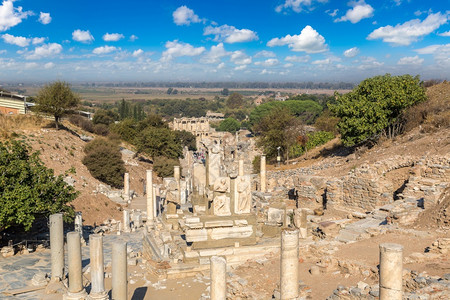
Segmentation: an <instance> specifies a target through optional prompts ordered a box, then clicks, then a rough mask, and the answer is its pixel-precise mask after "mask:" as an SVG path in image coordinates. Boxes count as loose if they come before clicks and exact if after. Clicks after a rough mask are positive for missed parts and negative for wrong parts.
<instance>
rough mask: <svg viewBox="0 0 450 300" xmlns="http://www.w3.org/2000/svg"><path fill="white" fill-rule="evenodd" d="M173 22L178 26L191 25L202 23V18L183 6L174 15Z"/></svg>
mask: <svg viewBox="0 0 450 300" xmlns="http://www.w3.org/2000/svg"><path fill="white" fill-rule="evenodd" d="M172 16H173V22H174V23H175V24H177V25H190V24H191V23H200V22H201V20H200V18H199V17H198V16H197V15H196V14H195V13H194V11H193V10H192V9H190V8H188V7H187V6H185V5H183V6H180V7H178V8H177V9H176V10H175V11H174V12H173V14H172Z"/></svg>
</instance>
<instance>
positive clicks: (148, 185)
mask: <svg viewBox="0 0 450 300" xmlns="http://www.w3.org/2000/svg"><path fill="white" fill-rule="evenodd" d="M146 175H147V180H146V187H145V190H146V191H147V225H152V224H153V220H154V211H153V210H154V203H153V171H152V170H147V174H146Z"/></svg>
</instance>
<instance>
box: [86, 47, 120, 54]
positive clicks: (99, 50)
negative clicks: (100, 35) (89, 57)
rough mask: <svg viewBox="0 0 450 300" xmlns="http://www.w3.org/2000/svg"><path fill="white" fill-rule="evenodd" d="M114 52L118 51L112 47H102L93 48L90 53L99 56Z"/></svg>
mask: <svg viewBox="0 0 450 300" xmlns="http://www.w3.org/2000/svg"><path fill="white" fill-rule="evenodd" d="M116 50H118V48H116V47H113V46H102V47H97V48H95V49H94V50H93V51H92V53H94V54H99V55H101V54H108V53H111V52H114V51H116Z"/></svg>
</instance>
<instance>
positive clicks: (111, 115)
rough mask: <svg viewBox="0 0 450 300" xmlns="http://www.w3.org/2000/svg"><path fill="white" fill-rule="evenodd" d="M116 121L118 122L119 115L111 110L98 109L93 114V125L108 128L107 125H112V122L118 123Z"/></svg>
mask: <svg viewBox="0 0 450 300" xmlns="http://www.w3.org/2000/svg"><path fill="white" fill-rule="evenodd" d="M118 120H119V114H117V113H115V112H113V111H111V110H104V109H100V110H98V111H96V112H95V114H94V118H93V119H92V122H93V123H94V124H104V125H106V126H108V125H109V124H112V123H114V121H118Z"/></svg>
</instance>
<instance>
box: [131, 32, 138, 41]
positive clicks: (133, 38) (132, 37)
mask: <svg viewBox="0 0 450 300" xmlns="http://www.w3.org/2000/svg"><path fill="white" fill-rule="evenodd" d="M137 39H138V37H137V36H135V35H134V34H132V35H131V36H130V41H131V42H134V41H135V40H137Z"/></svg>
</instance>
